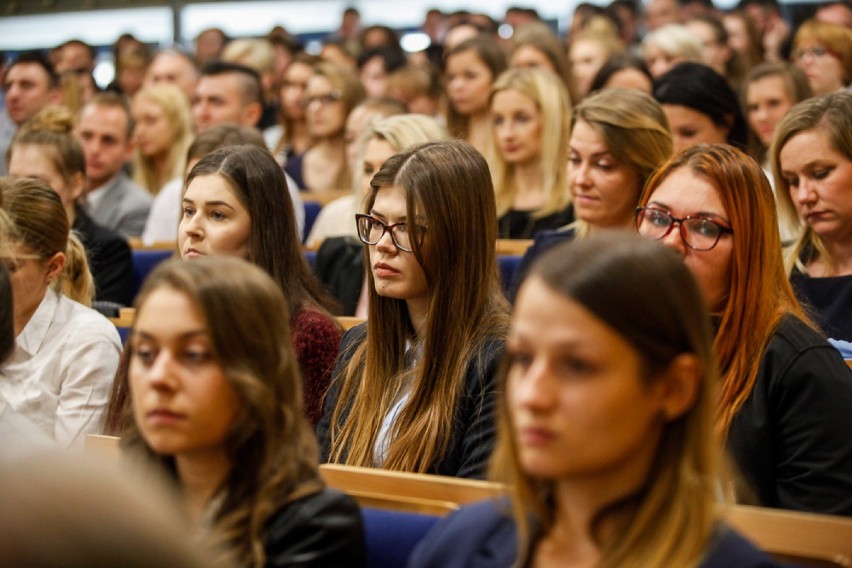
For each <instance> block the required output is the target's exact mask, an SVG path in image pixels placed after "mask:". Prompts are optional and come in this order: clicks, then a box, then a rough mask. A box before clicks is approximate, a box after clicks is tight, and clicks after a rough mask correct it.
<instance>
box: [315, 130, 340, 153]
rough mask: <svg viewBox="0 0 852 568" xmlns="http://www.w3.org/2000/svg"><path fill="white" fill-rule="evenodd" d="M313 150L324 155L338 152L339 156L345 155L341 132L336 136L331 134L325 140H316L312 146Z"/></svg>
mask: <svg viewBox="0 0 852 568" xmlns="http://www.w3.org/2000/svg"><path fill="white" fill-rule="evenodd" d="M313 148H316V149H317V150H318V151H320V152H324V153H332V152H334V153H338V152H339V153H340V154H344V155H345V151H346V139H345V138H344V137H343V133H342V132H338V133H337V134H333V135H331V136H327V137H325V138H318V139H317V140H316V143H315V144H314V145H313Z"/></svg>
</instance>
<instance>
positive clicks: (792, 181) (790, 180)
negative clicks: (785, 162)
mask: <svg viewBox="0 0 852 568" xmlns="http://www.w3.org/2000/svg"><path fill="white" fill-rule="evenodd" d="M784 181H785V182H786V183H787V185H789V186H790V187H799V178H798V177H785V178H784Z"/></svg>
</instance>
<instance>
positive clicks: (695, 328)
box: [491, 231, 721, 568]
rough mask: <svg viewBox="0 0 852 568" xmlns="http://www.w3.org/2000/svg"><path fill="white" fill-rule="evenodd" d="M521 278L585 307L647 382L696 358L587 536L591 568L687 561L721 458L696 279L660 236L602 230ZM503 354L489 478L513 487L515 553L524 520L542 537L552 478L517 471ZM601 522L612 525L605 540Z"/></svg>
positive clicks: (702, 531) (692, 559)
mask: <svg viewBox="0 0 852 568" xmlns="http://www.w3.org/2000/svg"><path fill="white" fill-rule="evenodd" d="M529 278H537V279H540V280H541V282H542V283H544V284H545V285H546V286H547V287H549V288H550V289H551V290H553V291H554V292H557V293H558V294H560V295H562V296H564V297H566V298H570V299H572V300H574V301H575V302H577V303H579V304H580V305H582V306H583V307H584V308H585V309H586V310H588V311H590V312H591V313H592V314H593V315H594V316H595V317H597V318H598V319H600V320H601V321H603V322H604V323H605V324H606V325H607V326H609V327H610V328H612V330H613V331H615V332H616V333H617V334H618V335H620V336H621V337H622V338H624V339H625V340H626V341H627V342H628V343H630V344H631V346H632V347H633V349H635V351H636V353H637V354H638V355H639V357H640V360H641V362H642V369H643V371H644V376H643V380H644V381H645V382H646V383H647V384H649V385H650V384H653V382H654V381H656V380H659V378H660V377H661V376H662V375H663V373H664V372H665V371H666V369H667V368H668V367H669V365H670V364H671V363H672V361H673V360H674V359H675V358H676V357H678V356H679V355H681V354H692V355H695V357H696V358H697V359H698V362H699V369H700V372H701V381H700V384H699V387H698V388H697V395H696V400H695V402H694V404H693V406H692V408H691V409H689V410H687V411H686V413H685V414H683V415H682V416H680V417H678V418H675V419H674V420H671V421H668V422H666V424H665V425H664V426H663V428H662V435H661V437H660V440H659V445H658V447H657V450H656V457H655V459H654V461H653V465H652V466H651V469H650V471H649V472H648V473H647V475H646V478H645V480H644V483H643V484H642V486H640V488H639V489H638V490H636V491H635V492H633V493H632V494H629V495H626V496H624V497H622V498H621V499H618V500H617V501H616V502H614V503H610V504H608V505H606V506H604V507H603V508H602V510H600V511H598V513H597V514H596V515H595V517H594V518H593V521H592V526H591V527H590V528H591V530H592V534H593V536H594V537H595V538H596V539H597V541H598V545H599V546H600V548H601V558H600V562H599V566H601V567H616V566H643V567H649V568H653V567H664V566H679V567H680V566H683V567H687V566H694V565H696V564H698V562H699V561H700V559H701V555H702V552H703V551H704V550H705V549H706V547H707V543H708V541H709V540H710V538H711V536H712V532H713V529H714V525H715V521H716V502H715V501H716V499H715V496H714V492H715V491H716V490H717V489H718V486H717V483H718V481H719V479H720V474H719V468H720V463H721V458H720V450H719V446H718V444H717V443H716V437H715V435H714V432H713V423H714V415H715V408H714V406H715V396H714V395H715V384H716V382H717V378H718V372H717V368H716V363H715V360H714V357H713V350H712V331H711V329H710V324H709V321H708V318H707V315H706V310H705V309H704V302H703V299H702V297H701V293H700V291H699V289H698V286H697V284H696V283H695V279H694V278H693V276H692V274H691V273H690V271H689V269H688V268H687V267H686V265H684V263H683V261H682V260H681V259H680V258H679V257H678V256H677V255H676V254H675V253H673V252H672V251H669V250H667V249H665V248H664V247H663V246H661V245H660V244H659V243H655V242H651V241H644V240H642V239H639V238H637V237H636V236H635V235H630V234H628V233H627V232H621V231H608V232H604V233H601V234H596V235H593V236H590V237H589V238H587V239H580V240H576V241H574V242H572V243H570V244H567V245H563V246H560V247H558V248H556V249H554V250H552V251H548V252H547V253H546V254H545V255H543V256H542V257H541V258H540V259H539V260H538V261H537V262H536V263H535V264H534V265H533V268H532V269H531V272H530V275H529ZM508 362H509V359H508V357H505V358H504V362H503V366H502V372H501V377H500V385H501V388H500V392H501V393H502V394H501V396H500V401H499V435H498V441H497V446H496V449H495V451H494V454H493V455H492V460H491V477H492V478H494V479H496V480H498V481H503V482H506V483H507V484H508V485H509V487H510V488H511V489H510V491H511V494H512V498H513V504H514V509H515V522H516V523H517V526H518V531H519V546H518V550H519V551H520V554H521V555H524V554H525V551H526V550H528V545H529V543H530V538H531V530H530V523H533V524H535V525H537V529H538V532H539V534H547V532H548V531H549V530H550V529H551V528H552V527H553V525H554V522H555V520H556V517H557V515H558V514H559V513H560V511H558V510H557V509H556V506H555V501H554V499H553V490H554V483H553V482H554V480H550V479H543V478H534V477H531V476H530V475H528V474H527V473H525V472H524V470H523V468H522V467H521V464H520V461H519V458H518V447H517V443H516V436H515V434H514V432H513V425H512V419H511V418H512V417H511V414H510V412H509V404H508V396H507V379H508V370H509V365H508ZM603 521H610V522H612V523H613V524H614V527H615V530H613V531H612V532H611V533H608V534H607V535H606V537H605V538H604V535H603V533H602V532H601V531H600V530H599V529H600V526H601V523H602V522H603Z"/></svg>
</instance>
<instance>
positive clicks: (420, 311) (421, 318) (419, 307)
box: [405, 298, 429, 336]
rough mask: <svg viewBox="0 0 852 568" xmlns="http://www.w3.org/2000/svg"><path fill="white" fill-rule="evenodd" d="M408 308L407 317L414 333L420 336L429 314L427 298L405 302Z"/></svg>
mask: <svg viewBox="0 0 852 568" xmlns="http://www.w3.org/2000/svg"><path fill="white" fill-rule="evenodd" d="M405 303H406V305H407V307H408V317H409V319H410V320H411V325H412V326H414V333H416V334H417V335H419V336H420V335H422V333H423V332H424V331H425V329H424V328H425V326H426V315H427V314H428V313H429V298H418V299H414V300H406V301H405Z"/></svg>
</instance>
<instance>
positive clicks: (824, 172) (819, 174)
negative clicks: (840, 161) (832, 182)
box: [813, 168, 834, 179]
mask: <svg viewBox="0 0 852 568" xmlns="http://www.w3.org/2000/svg"><path fill="white" fill-rule="evenodd" d="M832 170H834V168H823V169H821V170H814V173H813V178H814V179H825V178H827V177H828V175H829V174H830V173H831V172H832Z"/></svg>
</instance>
